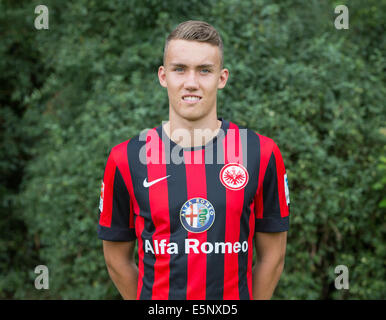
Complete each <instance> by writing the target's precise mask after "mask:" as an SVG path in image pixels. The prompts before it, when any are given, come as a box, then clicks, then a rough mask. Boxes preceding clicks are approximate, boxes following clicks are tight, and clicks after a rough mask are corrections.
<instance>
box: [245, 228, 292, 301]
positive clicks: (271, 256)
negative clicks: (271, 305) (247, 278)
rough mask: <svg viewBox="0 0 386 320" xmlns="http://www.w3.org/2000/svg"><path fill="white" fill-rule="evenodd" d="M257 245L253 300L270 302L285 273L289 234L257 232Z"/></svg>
mask: <svg viewBox="0 0 386 320" xmlns="http://www.w3.org/2000/svg"><path fill="white" fill-rule="evenodd" d="M255 244H256V251H257V262H256V265H255V266H254V268H253V278H252V291H253V298H254V299H256V300H268V299H271V297H272V294H273V292H274V290H275V288H276V285H277V283H278V282H279V279H280V275H281V273H282V272H283V268H284V258H285V250H286V245H287V232H273V233H265V232H256V236H255Z"/></svg>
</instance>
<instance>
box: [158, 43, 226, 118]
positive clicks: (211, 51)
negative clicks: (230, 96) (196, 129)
mask: <svg viewBox="0 0 386 320" xmlns="http://www.w3.org/2000/svg"><path fill="white" fill-rule="evenodd" d="M220 63H221V60H220V49H219V48H218V47H217V46H214V45H211V44H209V43H205V42H198V41H187V40H171V41H170V42H169V44H168V47H167V52H166V57H165V63H164V66H161V67H159V70H158V78H159V81H160V83H161V85H162V86H163V87H165V88H167V91H168V96H169V107H170V112H171V113H173V115H174V116H177V117H180V118H183V119H186V120H189V121H195V120H199V119H203V118H205V117H206V116H208V115H210V114H212V113H213V112H215V113H216V99H217V90H218V89H222V88H224V87H225V84H226V82H227V80H228V75H229V72H228V70H227V69H221V65H220ZM216 116H217V114H216Z"/></svg>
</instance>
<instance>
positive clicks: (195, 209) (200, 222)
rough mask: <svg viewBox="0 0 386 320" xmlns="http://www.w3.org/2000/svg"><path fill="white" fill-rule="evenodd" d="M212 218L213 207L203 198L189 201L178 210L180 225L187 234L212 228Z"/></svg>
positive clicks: (213, 215) (213, 213) (213, 214)
mask: <svg viewBox="0 0 386 320" xmlns="http://www.w3.org/2000/svg"><path fill="white" fill-rule="evenodd" d="M214 218H215V210H214V207H213V205H212V204H211V203H210V202H209V201H208V200H206V199H203V198H192V199H189V200H188V201H186V202H185V203H184V204H183V206H182V208H181V210H180V220H181V224H182V226H183V227H184V228H185V229H186V230H187V231H189V232H195V233H200V232H204V231H207V230H208V229H209V228H210V227H211V226H212V224H213V222H214Z"/></svg>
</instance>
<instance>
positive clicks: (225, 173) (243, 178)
mask: <svg viewBox="0 0 386 320" xmlns="http://www.w3.org/2000/svg"><path fill="white" fill-rule="evenodd" d="M248 179H249V175H248V171H247V169H245V167H244V166H243V165H241V164H239V163H228V164H227V165H225V166H223V168H222V169H221V171H220V181H221V183H222V184H223V185H224V187H225V188H228V189H230V190H240V189H242V188H244V187H245V186H246V185H247V183H248Z"/></svg>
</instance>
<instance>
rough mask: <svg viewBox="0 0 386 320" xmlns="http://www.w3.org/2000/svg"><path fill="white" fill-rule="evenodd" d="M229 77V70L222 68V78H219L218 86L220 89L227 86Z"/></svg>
mask: <svg viewBox="0 0 386 320" xmlns="http://www.w3.org/2000/svg"><path fill="white" fill-rule="evenodd" d="M228 77H229V70H228V69H222V70H221V71H220V78H219V79H218V86H217V88H218V89H222V88H224V87H225V85H226V84H227V81H228Z"/></svg>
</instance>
